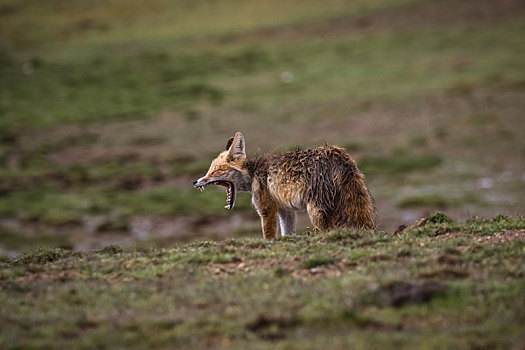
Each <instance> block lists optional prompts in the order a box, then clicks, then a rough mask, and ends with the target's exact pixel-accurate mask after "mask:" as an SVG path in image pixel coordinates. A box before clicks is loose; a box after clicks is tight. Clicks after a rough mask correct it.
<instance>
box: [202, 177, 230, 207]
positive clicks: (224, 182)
mask: <svg viewBox="0 0 525 350" xmlns="http://www.w3.org/2000/svg"><path fill="white" fill-rule="evenodd" d="M208 185H219V186H224V187H226V206H225V208H226V209H232V208H233V205H234V204H235V196H236V191H235V186H234V185H233V182H230V181H224V180H216V181H210V182H208V183H206V184H204V185H202V186H195V187H197V188H198V189H199V190H201V191H202V190H204V187H205V186H208Z"/></svg>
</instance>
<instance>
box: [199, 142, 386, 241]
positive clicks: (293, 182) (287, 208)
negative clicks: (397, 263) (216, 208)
mask: <svg viewBox="0 0 525 350" xmlns="http://www.w3.org/2000/svg"><path fill="white" fill-rule="evenodd" d="M218 172H219V173H220V174H217V173H218ZM211 174H214V176H213V177H211ZM210 179H211V180H210ZM208 183H219V184H223V183H226V185H225V186H232V187H233V188H234V190H233V193H234V194H235V188H238V189H239V190H248V191H251V192H252V201H253V204H254V206H255V208H256V209H257V212H258V213H259V216H260V217H261V224H262V230H263V235H264V237H265V238H274V237H275V235H276V229H277V221H279V222H280V228H281V234H282V235H287V234H291V233H293V230H294V223H295V212H296V211H300V210H304V209H306V211H307V212H308V215H309V217H310V220H311V221H312V224H313V225H314V226H316V227H317V228H319V229H320V230H322V231H328V230H331V229H333V228H336V227H356V228H367V229H373V228H375V220H376V215H375V208H374V205H373V199H372V196H371V195H370V192H369V190H368V188H367V186H366V182H365V179H364V176H363V174H362V173H361V171H359V169H358V168H357V165H356V162H355V161H354V160H353V159H352V157H351V156H350V155H349V154H348V152H346V151H345V150H344V149H343V148H340V147H337V146H324V147H318V148H314V149H308V150H304V151H293V152H287V153H282V154H271V155H265V156H260V157H256V158H253V159H247V158H246V153H245V151H244V137H243V136H242V134H241V133H237V134H236V135H235V138H234V139H233V140H230V141H229V142H228V144H227V151H225V152H223V153H221V155H219V157H218V158H217V159H215V160H214V162H213V163H212V166H211V167H210V170H209V171H208V174H207V175H206V176H205V177H203V178H201V179H199V180H198V181H196V182H195V183H194V185H195V186H196V187H202V186H204V185H206V184H208ZM223 185H224V184H223ZM230 207H231V206H230Z"/></svg>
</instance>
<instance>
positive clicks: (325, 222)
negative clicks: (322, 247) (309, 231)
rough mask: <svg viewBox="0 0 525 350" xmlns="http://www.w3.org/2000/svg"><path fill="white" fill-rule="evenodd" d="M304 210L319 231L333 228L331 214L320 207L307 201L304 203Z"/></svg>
mask: <svg viewBox="0 0 525 350" xmlns="http://www.w3.org/2000/svg"><path fill="white" fill-rule="evenodd" d="M306 211H307V212H308V216H309V217H310V221H311V222H312V225H314V227H317V228H318V229H319V230H321V231H330V230H331V229H333V228H334V222H333V215H329V213H327V212H326V211H325V210H323V209H322V208H319V207H318V206H316V205H314V204H312V203H308V204H307V205H306Z"/></svg>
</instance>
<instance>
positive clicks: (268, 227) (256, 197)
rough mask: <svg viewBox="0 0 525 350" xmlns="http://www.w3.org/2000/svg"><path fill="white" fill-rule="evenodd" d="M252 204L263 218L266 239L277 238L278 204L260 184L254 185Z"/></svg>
mask: <svg viewBox="0 0 525 350" xmlns="http://www.w3.org/2000/svg"><path fill="white" fill-rule="evenodd" d="M252 191H253V196H252V203H253V205H254V206H255V209H256V210H257V213H258V214H259V216H260V217H261V227H262V231H263V237H264V238H265V239H272V238H275V236H276V233H277V230H276V229H277V204H275V202H274V201H273V199H272V198H271V197H270V194H269V193H268V191H267V190H265V188H264V187H262V186H260V185H259V184H253V185H252Z"/></svg>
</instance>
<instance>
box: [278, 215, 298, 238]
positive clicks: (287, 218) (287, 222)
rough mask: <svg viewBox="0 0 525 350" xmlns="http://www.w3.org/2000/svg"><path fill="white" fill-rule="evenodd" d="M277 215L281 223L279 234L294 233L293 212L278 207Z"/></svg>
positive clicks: (287, 234)
mask: <svg viewBox="0 0 525 350" xmlns="http://www.w3.org/2000/svg"><path fill="white" fill-rule="evenodd" d="M278 215H279V223H280V224H281V236H289V235H293V234H294V233H295V232H294V229H295V212H293V211H289V210H284V209H279V211H278Z"/></svg>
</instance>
